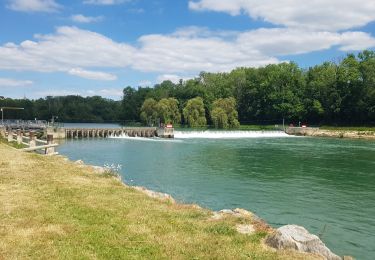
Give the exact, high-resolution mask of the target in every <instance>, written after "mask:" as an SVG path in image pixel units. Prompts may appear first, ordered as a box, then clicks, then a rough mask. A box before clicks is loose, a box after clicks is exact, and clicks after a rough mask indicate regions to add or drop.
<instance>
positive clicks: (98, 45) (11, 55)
mask: <svg viewBox="0 0 375 260" xmlns="http://www.w3.org/2000/svg"><path fill="white" fill-rule="evenodd" d="M35 39H36V41H30V40H26V41H23V42H21V43H20V44H19V45H16V44H14V43H7V44H5V45H3V46H1V47H0V68H2V69H11V70H29V71H41V72H53V71H68V70H70V69H72V68H77V67H78V68H90V67H91V68H92V67H109V68H111V67H126V66H129V65H130V64H132V60H131V59H132V57H133V53H134V52H135V49H134V48H133V47H132V46H130V45H127V44H123V43H117V42H114V41H112V40H111V39H109V38H107V37H105V36H103V35H101V34H98V33H94V32H91V31H85V30H80V29H78V28H76V27H59V28H57V31H56V33H55V34H51V35H35Z"/></svg>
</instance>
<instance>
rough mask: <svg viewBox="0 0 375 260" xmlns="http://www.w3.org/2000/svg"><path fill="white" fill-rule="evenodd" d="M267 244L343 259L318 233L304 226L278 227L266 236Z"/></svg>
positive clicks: (328, 259)
mask: <svg viewBox="0 0 375 260" xmlns="http://www.w3.org/2000/svg"><path fill="white" fill-rule="evenodd" d="M265 242H266V244H267V245H269V246H271V247H273V248H277V249H294V250H297V251H300V252H307V253H313V254H317V255H321V256H322V257H324V258H325V259H327V260H341V259H342V258H341V257H339V256H337V255H335V254H333V253H332V252H331V250H329V249H328V248H327V247H326V245H325V244H324V243H323V242H322V241H321V240H320V239H319V237H317V236H316V235H313V234H310V233H309V232H308V231H307V230H306V229H305V228H304V227H301V226H297V225H286V226H282V227H280V228H278V229H277V230H276V231H275V232H273V233H272V234H270V235H269V236H268V237H267V238H266V241H265Z"/></svg>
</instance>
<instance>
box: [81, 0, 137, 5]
mask: <svg viewBox="0 0 375 260" xmlns="http://www.w3.org/2000/svg"><path fill="white" fill-rule="evenodd" d="M128 1H130V0H85V1H83V3H84V4H91V5H116V4H122V3H124V2H128Z"/></svg>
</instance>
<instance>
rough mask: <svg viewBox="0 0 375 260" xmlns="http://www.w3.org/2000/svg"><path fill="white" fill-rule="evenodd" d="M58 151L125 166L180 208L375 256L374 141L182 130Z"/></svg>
mask: <svg viewBox="0 0 375 260" xmlns="http://www.w3.org/2000/svg"><path fill="white" fill-rule="evenodd" d="M58 151H59V152H60V153H61V154H64V155H67V156H68V157H69V158H70V159H72V160H78V159H82V160H83V161H85V162H86V163H88V164H94V165H101V166H102V165H104V164H112V163H113V164H121V165H122V170H121V175H122V176H123V179H124V180H125V182H126V183H128V184H131V185H141V186H145V187H147V188H149V189H152V190H156V191H161V192H166V193H169V194H171V195H172V196H173V197H174V198H176V199H177V200H178V201H180V202H186V203H197V204H199V205H201V206H204V207H207V208H210V209H213V210H219V209H224V208H237V207H239V208H244V209H248V210H250V211H253V212H254V213H256V214H257V215H259V216H260V217H262V218H263V219H265V220H266V221H267V222H268V223H270V224H271V225H272V226H274V227H278V226H281V225H285V224H298V225H302V226H304V227H306V228H307V229H308V230H309V231H310V232H311V233H314V234H320V235H321V236H322V239H323V241H324V242H325V243H326V244H327V246H328V247H329V248H330V249H331V250H332V251H333V252H334V253H336V254H339V255H344V254H349V255H352V256H355V257H356V258H357V259H365V260H366V259H368V260H370V259H374V257H375V235H374V234H375V142H371V141H365V140H347V139H330V138H326V139H324V138H310V137H290V136H287V135H285V134H284V133H280V132H250V131H242V132H222V131H218V132H213V131H205V132H191V131H184V132H178V131H177V132H176V138H175V139H173V140H163V139H146V138H127V137H122V138H107V139H80V140H67V141H66V142H65V143H63V144H62V145H61V146H60V147H59V148H58Z"/></svg>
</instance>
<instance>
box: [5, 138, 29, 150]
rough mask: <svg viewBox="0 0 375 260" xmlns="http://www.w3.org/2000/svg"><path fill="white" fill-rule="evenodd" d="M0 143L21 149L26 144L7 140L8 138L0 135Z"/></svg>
mask: <svg viewBox="0 0 375 260" xmlns="http://www.w3.org/2000/svg"><path fill="white" fill-rule="evenodd" d="M0 143H3V144H7V145H9V146H11V147H14V148H16V149H22V148H26V147H27V146H26V145H24V144H18V143H17V142H16V141H12V142H8V139H5V138H4V137H1V136H0Z"/></svg>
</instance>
